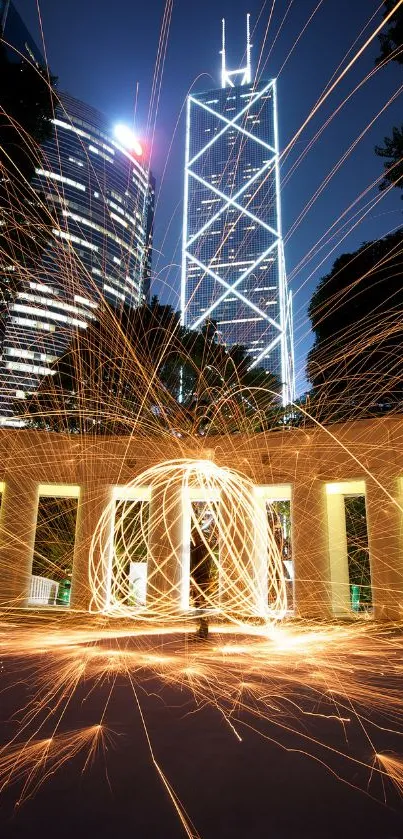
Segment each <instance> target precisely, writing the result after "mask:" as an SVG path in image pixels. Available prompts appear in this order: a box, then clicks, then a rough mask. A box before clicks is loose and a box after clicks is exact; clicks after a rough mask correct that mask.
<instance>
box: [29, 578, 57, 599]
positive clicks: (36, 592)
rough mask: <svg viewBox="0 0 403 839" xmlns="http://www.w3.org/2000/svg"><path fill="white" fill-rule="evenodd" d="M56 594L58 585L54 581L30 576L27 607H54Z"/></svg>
mask: <svg viewBox="0 0 403 839" xmlns="http://www.w3.org/2000/svg"><path fill="white" fill-rule="evenodd" d="M58 593H59V583H56V581H55V580H48V578H47V577H36V576H34V575H33V574H32V575H31V585H30V588H29V597H28V605H29V606H55V604H56V600H57V595H58Z"/></svg>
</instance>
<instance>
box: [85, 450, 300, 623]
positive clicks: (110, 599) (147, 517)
mask: <svg viewBox="0 0 403 839" xmlns="http://www.w3.org/2000/svg"><path fill="white" fill-rule="evenodd" d="M115 507H116V516H115V515H114V514H115ZM111 522H112V526H111ZM195 553H198V555H199V560H198V561H197V562H196V565H195V567H194V568H193V567H192V565H193V564H194V563H192V558H193V556H194V554H195ZM95 557H97V559H95ZM200 557H201V558H200ZM133 559H139V560H140V561H139V562H133ZM105 567H106V568H107V574H106V575H105ZM201 571H202V572H203V573H201ZM135 575H137V577H136V576H135ZM90 577H91V584H92V592H93V601H92V610H93V611H104V612H108V613H112V614H115V615H120V616H123V615H127V614H129V615H133V614H136V615H137V616H138V617H141V618H142V619H147V618H149V619H151V620H153V621H155V619H156V618H158V619H175V620H177V619H180V620H183V614H184V612H185V613H186V612H188V613H189V610H190V614H191V608H190V607H191V606H192V605H199V606H200V605H201V603H202V605H203V606H204V608H206V609H209V610H214V611H215V612H216V613H219V614H220V615H222V617H225V618H226V619H227V620H231V621H235V622H237V621H243V620H245V619H250V618H260V619H263V620H272V619H276V620H278V619H279V618H282V617H283V616H284V615H285V613H286V609H287V598H286V588H285V580H284V572H283V563H282V558H281V554H280V551H279V549H278V546H277V544H276V541H275V538H274V534H273V531H272V528H271V527H270V524H269V521H268V517H267V512H266V507H265V504H264V503H262V501H261V499H260V498H259V497H258V495H257V493H256V488H255V487H254V485H253V484H252V483H251V481H250V480H249V479H248V478H246V477H245V476H243V475H241V474H239V473H238V472H236V471H234V470H232V469H228V468H223V467H219V466H216V465H215V464H214V463H213V462H212V461H210V460H201V459H195V460H192V459H178V460H171V461H168V462H166V463H159V464H157V465H156V466H153V467H152V468H150V469H147V470H146V471H145V472H143V473H142V474H140V475H138V476H137V477H136V478H135V479H134V480H133V481H131V482H130V483H129V484H128V485H127V486H126V487H125V497H124V499H123V500H121V501H120V503H118V504H117V505H116V498H115V497H114V498H113V499H112V501H111V502H110V504H109V505H108V507H107V508H106V509H105V511H104V513H103V515H102V517H101V519H100V521H99V524H98V527H97V529H96V532H95V534H94V537H93V540H92V545H91V552H90ZM105 578H106V583H105ZM136 582H137V586H136ZM191 593H192V594H193V604H192V597H191Z"/></svg>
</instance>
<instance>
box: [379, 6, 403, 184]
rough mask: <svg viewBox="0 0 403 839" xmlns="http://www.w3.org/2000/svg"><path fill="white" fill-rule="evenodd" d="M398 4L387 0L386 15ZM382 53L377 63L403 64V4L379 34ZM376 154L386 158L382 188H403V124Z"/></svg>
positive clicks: (393, 130) (386, 138) (394, 130)
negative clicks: (391, 62) (387, 61)
mask: <svg viewBox="0 0 403 839" xmlns="http://www.w3.org/2000/svg"><path fill="white" fill-rule="evenodd" d="M395 5H396V2H395V0H385V2H384V17H386V15H388V14H389V12H391V11H392V9H393V7H394V6H395ZM379 40H380V43H381V53H380V55H379V56H378V59H377V64H379V63H380V62H382V61H385V60H386V59H392V60H393V61H396V62H397V63H398V64H403V6H400V7H399V8H398V9H397V10H396V12H395V14H394V15H392V17H391V18H390V20H389V21H388V23H387V24H386V32H381V34H380V35H379ZM375 154H377V155H378V156H379V157H383V158H384V159H385V164H384V170H385V174H384V177H383V180H382V181H381V183H380V186H379V188H380V190H384V189H387V187H389V186H391V185H393V186H397V187H399V189H402V188H403V125H401V126H400V128H398V127H397V126H394V128H393V129H392V136H391V137H385V138H384V144H383V146H375ZM402 197H403V196H402Z"/></svg>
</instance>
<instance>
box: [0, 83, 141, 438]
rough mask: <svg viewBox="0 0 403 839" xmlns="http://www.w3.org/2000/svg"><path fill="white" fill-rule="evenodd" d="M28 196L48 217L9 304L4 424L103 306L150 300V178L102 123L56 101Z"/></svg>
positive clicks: (78, 106)
mask: <svg viewBox="0 0 403 839" xmlns="http://www.w3.org/2000/svg"><path fill="white" fill-rule="evenodd" d="M53 124H54V132H53V135H52V137H51V139H50V140H48V141H47V142H46V143H45V144H44V146H43V150H42V151H43V157H42V163H41V165H40V166H38V167H37V168H36V174H35V178H34V181H33V183H32V187H33V189H34V190H35V192H36V193H37V195H39V196H40V198H41V200H42V202H43V206H45V207H46V208H47V211H48V213H49V244H48V247H47V248H46V250H45V252H44V255H43V258H42V262H41V264H40V265H39V266H37V269H36V270H35V275H33V274H32V273H31V275H30V276H28V277H24V278H23V279H22V281H21V286H20V291H19V292H18V294H17V295H16V297H15V299H14V300H13V302H12V303H11V305H10V309H9V313H8V318H7V322H6V327H5V335H4V340H3V349H2V363H1V369H0V388H1V395H2V396H1V409H0V412H1V415H2V420H0V421H1V422H2V423H3V424H6V425H10V424H13V425H14V424H19V422H20V421H19V420H18V419H17V420H15V419H13V418H12V417H13V414H14V408H13V402H14V400H15V399H17V400H21V399H23V398H24V397H25V396H26V395H27V394H29V393H31V392H32V391H33V390H35V389H36V388H37V386H38V384H39V381H40V379H41V377H43V376H45V375H46V374H48V373H49V372H50V366H51V364H52V362H53V361H54V360H55V359H56V358H57V357H58V356H60V355H61V354H62V353H63V352H64V351H65V349H66V347H67V345H68V343H69V341H70V338H71V335H72V331H73V330H74V329H77V328H78V329H86V327H87V325H88V323H89V322H90V321H91V320H93V319H95V318H96V317H97V310H98V311H99V310H100V308H101V307H102V304H103V302H104V301H106V302H107V303H108V304H110V305H112V306H115V307H120V306H122V305H128V306H133V307H136V306H138V305H139V304H141V303H143V302H144V301H145V300H146V299H147V296H148V294H149V286H150V270H151V248H152V228H153V214H154V189H155V185H154V179H153V178H152V175H151V174H150V172H149V169H148V166H147V164H146V163H145V162H143V161H142V159H141V155H135V154H134V153H133V152H132V151H129V150H127V148H125V147H123V146H122V145H121V144H120V143H119V142H118V141H117V140H116V138H115V137H114V135H113V131H112V129H111V126H110V125H109V123H108V121H107V120H106V118H105V117H104V116H103V115H102V114H101V113H99V112H98V111H97V110H95V109H94V108H91V107H89V106H88V105H86V104H84V103H83V102H80V101H79V100H77V99H74V98H73V97H71V96H69V95H67V94H61V95H60V96H59V104H58V107H57V109H56V112H55V117H54V120H53Z"/></svg>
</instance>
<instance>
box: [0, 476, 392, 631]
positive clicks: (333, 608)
mask: <svg viewBox="0 0 403 839" xmlns="http://www.w3.org/2000/svg"><path fill="white" fill-rule="evenodd" d="M305 475H306V477H305V479H303V480H301V481H299V482H296V481H295V482H294V483H292V484H290V498H291V525H292V538H291V541H292V559H293V567H294V610H295V614H296V615H298V616H301V617H303V618H308V617H309V618H318V619H323V618H330V617H331V616H332V614H333V615H334V614H336V615H340V614H346V613H348V611H349V610H350V593H349V579H348V565H347V542H346V527H345V515H344V494H349V493H350V492H351V482H350V483H348V482H347V483H346V484H345V485H343V483H341V484H336V485H335V484H331V483H326V482H324V481H322V480H318V479H312V476H310V475H309V473H308V472H307V473H305ZM356 484H357V485H358V486H359V487H364V491H365V498H366V517H367V530H368V545H369V559H370V569H371V581H372V600H373V611H374V617H375V618H376V619H378V620H399V619H400V618H401V617H402V606H403V540H402V523H403V519H402V504H401V492H402V481H401V479H400V476H390V478H389V480H388V482H387V483H385V481H383V483H382V484H381V483H380V482H378V481H377V480H376V479H375V478H373V477H370V478H369V477H368V476H367V479H366V481H365V484H364V483H363V482H362V481H359V482H356ZM268 490H269V491H270V492H269V494H270V497H271V498H273V497H275V491H274V495H273V487H268ZM359 491H360V492H361V491H362V490H361V489H360V490H359ZM170 492H171V497H170V499H169V505H168V509H169V516H168V520H167V519H166V518H165V519H164V520H162V518H161V516H160V515H159V511H160V507H161V498H159V497H157V496H158V493H156V494H155V493H154V495H152V496H151V501H150V516H149V548H150V556H151V557H153V559H152V562H151V560H150V561H149V566H148V569H147V576H148V583H147V602H148V603H152V600H153V597H155V598H158V600H159V601H161V595H162V597H165V598H167V601H168V600H170V599H171V601H172V602H171V603H170V607H171V609H174V610H175V609H178V610H180V609H181V608H182V607H183V597H181V574H182V571H183V569H182V568H181V565H180V563H179V562H178V561H177V557H178V556H180V555H181V540H183V533H184V527H183V498H182V494H181V489H180V486H178V487H175V486H174V487H173V488H171V490H170ZM260 493H261V494H262V495H263V497H264V487H261V488H260ZM112 497H113V487H112V485H110V484H100V482H99V481H94V480H93V481H87V482H86V483H84V484H82V485H81V486H80V494H79V498H78V514H77V526H76V537H75V548H74V560H73V569H72V594H71V607H72V608H73V609H82V610H85V611H87V610H89V608H90V604H91V596H92V594H91V587H90V581H89V573H88V558H89V552H90V546H91V540H92V537H93V534H94V531H95V529H96V526H97V524H98V521H99V518H100V516H101V514H102V512H103V511H104V510H105V508H106V507H107V506H108V504H110V502H111V499H112ZM38 500H39V496H38V484H37V483H35V482H34V481H33V480H32V479H29V478H26V479H25V480H24V481H23V482H21V481H20V480H18V481H17V480H15V479H13V476H12V475H7V476H6V480H5V484H4V491H3V494H2V502H1V515H0V603H1V604H2V605H3V606H6V605H14V606H26V604H27V597H28V591H29V581H30V575H31V573H32V562H33V553H34V541H35V526H36V518H37V509H38ZM164 504H165V509H167V499H166V498H165V500H164ZM110 510H111V516H112V515H113V513H112V510H113V505H111V506H110ZM227 515H228V511H227ZM112 527H113V522H112V521H111V528H112ZM173 547H174V550H173ZM94 549H95V550H97V545H96V544H95V548H94ZM173 557H174V559H173ZM94 561H95V564H97V562H101V568H102V561H103V562H104V593H105V605H106V604H107V600H108V590H107V589H108V568H107V562H106V560H105V558H104V559H102V557H101V556H98V557H97V556H95V557H94ZM220 561H222V562H224V563H225V562H226V558H225V546H223V549H222V552H221V554H220ZM101 576H102V572H101ZM172 599H173V600H172Z"/></svg>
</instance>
